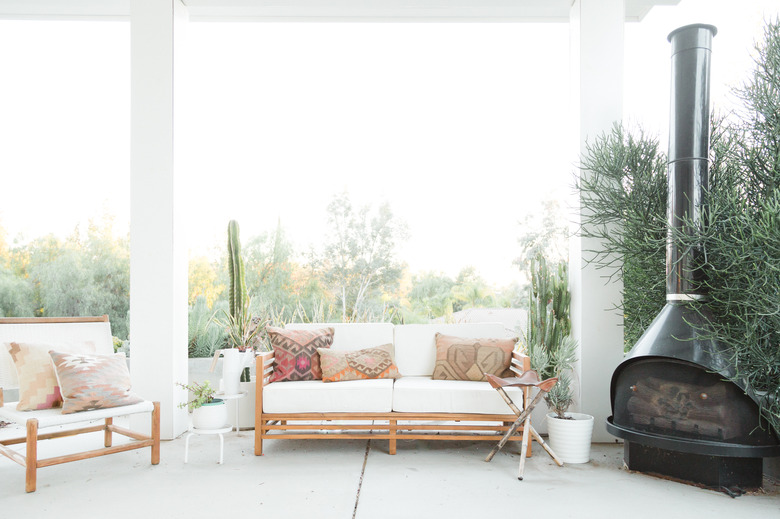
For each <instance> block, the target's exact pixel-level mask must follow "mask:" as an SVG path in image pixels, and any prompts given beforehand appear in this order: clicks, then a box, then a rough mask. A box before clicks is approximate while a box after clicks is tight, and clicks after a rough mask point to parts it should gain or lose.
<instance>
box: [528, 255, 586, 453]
mask: <svg viewBox="0 0 780 519" xmlns="http://www.w3.org/2000/svg"><path fill="white" fill-rule="evenodd" d="M570 306H571V293H570V292H569V275H568V268H567V264H566V262H563V261H562V262H560V263H559V264H558V266H557V269H556V270H555V271H553V272H551V271H550V270H549V269H548V267H547V261H546V260H545V258H544V256H542V255H539V256H537V257H536V258H535V259H534V260H532V261H531V295H530V305H529V310H528V326H527V328H526V333H525V344H526V349H527V352H528V356H529V357H530V358H531V368H533V369H534V370H536V371H537V372H538V373H539V376H540V377H541V378H542V379H546V378H550V377H557V378H558V382H557V383H556V384H555V386H553V388H552V389H551V390H550V392H549V393H548V394H547V396H546V397H545V400H546V402H547V407H548V409H549V410H550V411H551V412H550V413H548V414H547V433H548V434H549V436H550V447H551V448H552V449H553V450H554V451H555V452H556V454H557V455H558V457H559V458H560V459H561V460H562V461H564V462H566V463H587V462H588V461H589V460H590V441H591V436H592V432H593V417H592V416H590V415H587V414H583V413H572V412H569V411H568V409H569V407H570V406H571V405H572V404H573V403H574V392H573V389H572V374H573V368H574V363H575V362H576V361H577V342H576V341H575V340H574V338H573V337H572V336H571V317H570Z"/></svg>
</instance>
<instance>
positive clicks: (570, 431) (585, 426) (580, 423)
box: [547, 413, 593, 463]
mask: <svg viewBox="0 0 780 519" xmlns="http://www.w3.org/2000/svg"><path fill="white" fill-rule="evenodd" d="M566 416H569V417H571V418H572V419H571V420H561V419H560V418H556V415H555V413H547V434H549V437H550V448H551V449H552V450H553V451H555V454H556V455H557V456H558V457H559V458H560V459H561V461H563V462H564V463H587V462H589V461H590V441H591V437H592V436H593V417H592V416H590V415H587V414H582V413H566Z"/></svg>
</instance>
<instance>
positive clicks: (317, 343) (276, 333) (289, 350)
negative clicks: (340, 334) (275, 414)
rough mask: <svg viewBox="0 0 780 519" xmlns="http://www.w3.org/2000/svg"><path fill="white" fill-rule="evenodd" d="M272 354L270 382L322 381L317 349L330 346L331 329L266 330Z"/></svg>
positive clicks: (268, 328) (269, 327) (331, 339)
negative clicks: (272, 373)
mask: <svg viewBox="0 0 780 519" xmlns="http://www.w3.org/2000/svg"><path fill="white" fill-rule="evenodd" d="M266 331H267V332H268V338H269V339H270V340H271V348H273V350H274V376H273V378H272V379H271V382H284V381H293V380H319V379H321V378H322V370H321V369H320V355H319V353H317V348H330V347H331V345H333V333H334V330H333V328H320V329H318V330H285V329H283V328H274V327H273V326H268V327H266Z"/></svg>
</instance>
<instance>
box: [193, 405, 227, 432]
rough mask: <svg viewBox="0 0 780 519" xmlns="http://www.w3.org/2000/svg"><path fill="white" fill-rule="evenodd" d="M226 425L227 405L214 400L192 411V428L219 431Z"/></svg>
mask: <svg viewBox="0 0 780 519" xmlns="http://www.w3.org/2000/svg"><path fill="white" fill-rule="evenodd" d="M225 424H227V405H225V402H224V401H223V400H216V399H215V400H214V401H213V402H211V403H210V404H203V405H202V406H200V407H198V408H197V409H193V411H192V426H193V427H194V428H196V429H221V428H223V427H225Z"/></svg>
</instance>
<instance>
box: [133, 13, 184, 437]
mask: <svg viewBox="0 0 780 519" xmlns="http://www.w3.org/2000/svg"><path fill="white" fill-rule="evenodd" d="M186 22H187V12H186V8H185V7H184V6H183V5H182V4H181V2H180V0H131V2H130V43H131V44H130V49H131V58H130V67H131V137H130V139H131V152H130V160H131V162H130V170H131V175H130V176H131V179H130V344H131V353H130V356H131V357H130V358H131V369H132V379H133V387H134V389H135V391H136V392H138V393H139V394H140V395H141V396H143V397H144V398H147V399H150V400H159V401H160V408H161V412H162V415H161V435H162V437H163V438H165V439H173V438H175V437H176V436H178V435H180V434H181V433H183V432H184V431H186V429H187V414H186V410H184V409H179V408H178V407H177V404H178V402H180V401H182V399H183V392H182V390H180V389H178V388H177V387H176V386H175V382H179V381H180V382H184V383H186V382H187V258H186V250H185V248H184V244H183V243H182V241H183V239H184V238H183V233H182V232H180V231H179V225H178V222H177V214H176V212H177V209H178V208H177V204H176V187H177V186H176V176H175V175H174V160H173V159H174V145H173V143H174V90H173V89H174V61H175V60H174V50H175V45H174V41H175V40H176V39H178V38H179V32H180V31H181V30H182V29H183V26H184V25H185V24H186ZM147 421H148V419H146V418H140V417H139V419H136V420H134V421H133V423H132V425H133V427H134V428H136V427H137V428H144V427H148V426H147V425H146V424H145V423H144V422H147Z"/></svg>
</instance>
